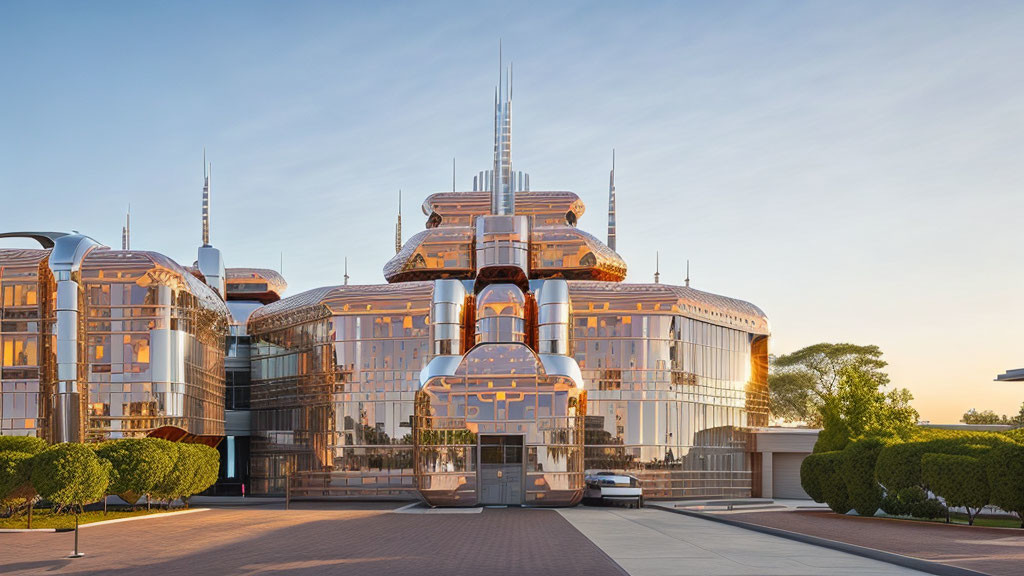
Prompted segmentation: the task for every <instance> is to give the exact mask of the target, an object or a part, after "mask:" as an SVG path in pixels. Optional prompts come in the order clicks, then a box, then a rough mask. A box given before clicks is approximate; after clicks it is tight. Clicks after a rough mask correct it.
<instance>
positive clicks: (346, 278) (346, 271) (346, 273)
mask: <svg viewBox="0 0 1024 576" xmlns="http://www.w3.org/2000/svg"><path fill="white" fill-rule="evenodd" d="M344 278H345V286H348V256H346V257H345V276H344Z"/></svg>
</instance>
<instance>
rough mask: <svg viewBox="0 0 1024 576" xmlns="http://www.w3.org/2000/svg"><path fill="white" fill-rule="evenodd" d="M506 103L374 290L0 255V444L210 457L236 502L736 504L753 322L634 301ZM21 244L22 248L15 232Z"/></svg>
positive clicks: (753, 358)
mask: <svg viewBox="0 0 1024 576" xmlns="http://www.w3.org/2000/svg"><path fill="white" fill-rule="evenodd" d="M511 104H512V99H511V86H510V82H509V83H508V84H506V83H503V82H499V86H498V89H497V95H496V100H495V114H494V160H493V165H492V166H491V167H490V168H488V169H487V170H483V171H480V172H478V173H477V174H476V175H475V176H474V179H473V189H472V191H467V192H456V191H454V190H453V191H452V192H441V193H436V194H433V195H430V196H429V197H428V198H427V199H426V200H425V201H424V203H423V213H424V215H425V216H426V228H425V229H424V230H423V231H421V232H419V233H417V234H415V235H414V236H412V237H411V238H410V239H409V240H407V241H405V242H402V241H401V224H400V222H401V221H400V220H399V226H398V227H397V230H396V238H397V241H396V252H397V253H396V254H395V256H394V257H393V258H392V259H391V260H390V261H389V262H387V263H386V264H385V265H384V270H383V275H384V279H385V280H386V283H383V284H379V285H349V284H348V277H347V273H346V276H345V281H344V283H343V284H340V285H336V286H328V287H323V288H317V289H313V290H309V291H306V292H303V293H300V294H296V295H293V296H290V297H287V298H283V299H282V298H281V297H282V295H283V293H284V290H285V288H286V284H285V281H284V279H283V278H282V277H281V276H280V275H279V274H278V273H276V272H274V271H270V270H262V269H252V268H225V267H224V263H223V260H222V258H221V255H220V252H219V251H218V250H217V249H216V248H214V247H213V246H212V245H211V244H210V240H209V234H210V217H209V213H210V199H209V194H210V173H209V170H208V168H207V167H206V166H205V160H204V170H206V172H205V174H204V190H203V245H202V247H200V248H199V253H198V258H197V260H196V263H195V265H194V266H192V267H182V266H180V265H178V264H176V263H175V262H173V261H172V260H170V259H169V258H167V257H165V256H162V255H160V254H157V253H154V252H143V251H133V250H129V249H128V244H129V239H128V230H127V226H126V230H125V234H124V236H125V238H124V241H123V245H122V250H120V251H118V250H111V249H109V248H106V247H104V246H100V245H99V244H98V243H96V242H95V241H93V240H91V239H89V238H87V237H84V236H81V235H62V234H39V233H29V234H27V235H29V236H31V237H33V238H36V239H37V240H39V241H40V242H41V243H42V248H41V249H38V250H0V295H2V300H0V322H2V323H0V351H2V353H3V356H2V360H3V371H2V374H0V377H2V379H0V385H2V389H0V393H2V406H0V433H3V434H36V435H40V436H45V437H47V438H50V439H52V440H54V441H58V440H80V441H91V440H98V439H103V438H111V437H120V436H140V435H157V436H161V437H166V438H171V439H176V440H185V441H205V442H207V443H210V444H215V445H219V446H220V449H221V451H222V454H223V456H224V460H223V470H222V476H223V478H224V483H231V482H236V483H238V484H244V485H246V486H248V489H249V492H250V493H256V494H277V493H283V492H285V490H286V486H287V488H289V489H290V492H291V494H292V495H293V496H310V497H318V498H322V497H344V498H387V497H399V498H407V497H415V496H417V495H418V496H419V497H421V498H423V499H424V500H425V501H427V502H428V503H429V504H432V505H444V506H473V505H481V504H511V505H535V506H562V505H572V504H575V503H576V502H578V501H579V500H580V498H581V496H582V492H583V489H584V480H583V478H584V474H585V471H587V470H594V469H613V470H626V471H630V472H631V473H634V474H636V475H637V476H638V477H639V478H640V479H641V481H642V483H643V486H644V489H645V494H646V496H647V497H648V498H652V497H653V498H657V497H672V498H680V497H690V496H705V497H707V496H748V495H751V493H752V491H756V490H755V489H754V487H755V486H758V485H759V483H760V480H759V479H758V478H756V477H755V472H754V470H757V469H759V467H758V466H757V462H756V458H757V457H758V454H757V453H756V452H753V451H752V450H751V446H750V442H749V439H748V435H749V431H750V429H751V428H752V427H757V426H765V425H767V421H768V403H767V398H768V392H767V366H768V339H769V326H768V321H767V318H766V317H765V315H764V313H763V312H761V310H759V309H758V308H757V307H756V306H754V305H752V304H750V303H747V302H744V301H740V300H735V299H732V298H726V297H723V296H718V295H714V294H709V293H706V292H701V291H699V290H695V289H693V288H690V287H689V281H688V280H687V282H686V285H684V286H672V285H668V284H661V283H658V282H657V277H656V281H655V283H652V284H626V283H624V280H625V278H626V263H625V262H624V261H623V259H622V258H621V257H620V256H619V254H618V253H616V251H615V249H614V244H615V236H616V230H615V227H616V215H615V181H614V164H613V168H612V172H611V174H610V185H609V205H608V212H609V213H608V242H603V241H601V240H599V239H598V238H595V237H594V236H592V235H590V234H588V233H586V232H584V231H583V230H581V229H579V228H578V227H577V226H578V223H579V222H580V220H581V219H582V217H583V215H584V205H583V203H582V201H581V200H580V198H579V197H578V196H577V195H576V194H574V193H572V192H566V191H545V190H532V189H530V178H529V175H528V174H526V173H524V172H522V171H515V170H513V167H512V146H511V136H512V123H511V110H512V106H511ZM21 235H26V234H21Z"/></svg>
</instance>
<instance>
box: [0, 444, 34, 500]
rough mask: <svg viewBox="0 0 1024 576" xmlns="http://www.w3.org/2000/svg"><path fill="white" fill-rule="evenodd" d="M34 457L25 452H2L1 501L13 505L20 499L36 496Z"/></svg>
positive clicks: (0, 453) (0, 472)
mask: <svg viewBox="0 0 1024 576" xmlns="http://www.w3.org/2000/svg"><path fill="white" fill-rule="evenodd" d="M32 458H33V456H32V454H27V453H25V452H12V451H7V452H0V502H3V503H4V504H5V505H7V506H12V505H14V503H15V502H16V501H18V500H31V499H32V498H35V496H36V491H35V490H34V489H33V488H32Z"/></svg>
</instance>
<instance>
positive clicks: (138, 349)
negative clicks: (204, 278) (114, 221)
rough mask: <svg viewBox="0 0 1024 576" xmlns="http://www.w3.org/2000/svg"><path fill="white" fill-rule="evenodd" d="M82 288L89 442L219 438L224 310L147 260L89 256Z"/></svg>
mask: <svg viewBox="0 0 1024 576" xmlns="http://www.w3.org/2000/svg"><path fill="white" fill-rule="evenodd" d="M82 285H83V289H84V293H85V302H86V306H85V314H84V316H85V320H86V339H85V342H86V350H85V354H86V356H85V358H86V364H87V378H88V390H89V395H88V425H87V427H86V429H87V439H88V440H103V439H106V438H120V437H132V436H145V435H147V434H148V433H150V432H152V431H153V430H155V429H157V428H160V427H163V426H174V427H177V428H181V429H183V430H185V431H187V432H189V433H191V434H197V435H222V434H223V433H224V339H225V335H226V333H227V307H226V306H225V305H224V303H223V302H222V301H221V300H220V299H219V298H218V297H217V296H216V295H215V294H214V293H213V291H212V290H211V289H210V288H209V287H207V286H206V285H205V284H203V283H202V282H201V281H199V280H198V279H196V278H195V277H193V276H192V275H191V274H189V273H188V272H186V271H185V270H184V269H182V268H181V267H180V266H178V265H177V264H176V263H174V262H173V261H171V260H170V259H168V258H166V257H164V256H162V255H160V254H156V253H152V252H124V251H108V250H103V251H96V252H93V253H92V254H90V255H89V256H88V257H86V259H85V262H84V263H83V265H82Z"/></svg>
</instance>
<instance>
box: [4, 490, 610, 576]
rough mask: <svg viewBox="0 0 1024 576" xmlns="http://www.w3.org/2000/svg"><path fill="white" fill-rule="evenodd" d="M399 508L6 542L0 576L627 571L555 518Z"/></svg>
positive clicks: (133, 527) (210, 515)
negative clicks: (71, 555) (76, 553)
mask: <svg viewBox="0 0 1024 576" xmlns="http://www.w3.org/2000/svg"><path fill="white" fill-rule="evenodd" d="M398 506H401V504H393V505H392V504H365V503H360V504H349V505H342V504H337V505H335V504H325V503H315V504H314V503H307V504H304V505H303V506H301V507H302V508H315V509H298V510H297V509H295V508H296V507H293V509H292V510H287V511H286V510H281V509H274V508H276V506H246V507H239V508H216V509H212V510H209V511H205V512H196V513H192V514H183V515H178V516H171V517H167V518H154V519H147V520H139V521H132V522H124V523H118V524H106V525H101V526H92V527H87V528H83V529H82V530H81V549H82V550H83V551H84V552H85V553H86V556H85V557H84V558H81V559H77V560H69V559H65V558H63V556H66V555H67V553H68V552H69V551H70V550H71V549H72V545H73V534H72V533H32V534H26V533H20V534H0V551H2V552H0V574H5V575H8V574H54V573H56V574H99V573H103V574H145V575H146V576H163V575H167V576H171V575H181V576H194V575H196V574H273V573H285V574H304V575H305V574H388V575H390V576H402V575H406V574H408V575H423V574H438V575H442V574H443V575H448V574H459V575H461V574H465V575H475V574H531V575H540V574H564V575H572V574H579V575H586V576H612V575H614V576H620V575H622V574H624V572H623V571H622V570H621V569H620V568H619V567H618V566H617V565H616V564H615V563H614V562H613V561H612V560H611V559H609V558H608V557H607V556H606V555H605V554H604V553H603V552H602V551H601V550H600V549H599V548H598V547H597V546H595V545H594V544H593V543H591V542H590V540H588V539H587V538H586V537H585V536H583V535H582V534H580V532H579V531H577V530H576V529H575V528H573V527H572V525H571V524H570V523H569V522H568V521H566V520H565V519H564V518H562V516H560V515H559V514H558V512H555V511H553V510H532V509H518V508H509V509H494V510H492V509H488V510H483V511H482V512H479V513H473V514H422V515H411V514H393V513H390V512H391V509H393V508H397V507H398Z"/></svg>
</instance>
